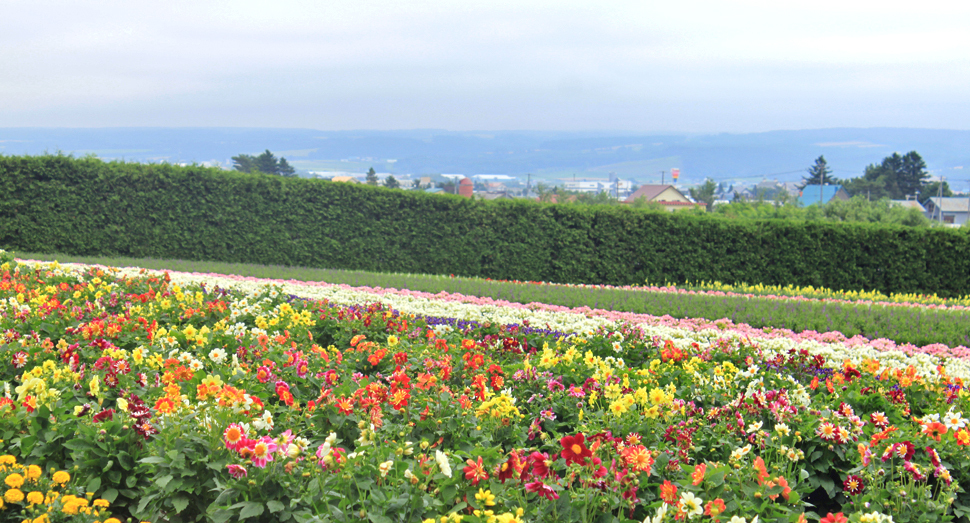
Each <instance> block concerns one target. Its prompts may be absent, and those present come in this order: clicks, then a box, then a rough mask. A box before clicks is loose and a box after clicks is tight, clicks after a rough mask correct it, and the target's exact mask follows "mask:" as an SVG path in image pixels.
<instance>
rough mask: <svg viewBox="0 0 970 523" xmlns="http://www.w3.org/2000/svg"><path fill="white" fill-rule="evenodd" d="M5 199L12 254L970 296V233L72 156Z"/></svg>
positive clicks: (6, 169)
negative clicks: (467, 193) (443, 191)
mask: <svg viewBox="0 0 970 523" xmlns="http://www.w3.org/2000/svg"><path fill="white" fill-rule="evenodd" d="M0 191H2V192H0V194H2V195H3V196H2V197H0V247H3V248H7V249H11V250H24V251H32V252H61V253H67V254H77V255H91V254H100V255H120V256H130V257H136V258H170V259H190V260H213V261H224V262H247V263H260V264H267V265H286V266H306V267H328V268H341V269H356V270H367V271H378V272H391V271H394V272H413V273H424V274H459V275H475V276H481V277H487V278H495V279H518V280H534V281H558V282H572V283H601V284H631V283H638V282H643V281H663V280H664V279H667V280H671V281H688V280H689V281H715V280H716V281H722V282H739V281H744V282H748V283H752V284H755V283H765V284H782V285H785V284H793V285H798V286H808V285H811V286H816V287H818V286H824V287H828V288H836V289H843V290H859V289H863V288H864V289H873V290H878V291H881V292H885V293H890V292H900V293H911V292H917V293H937V294H939V295H940V296H944V297H948V296H959V295H965V294H968V293H970V236H968V234H967V232H966V230H949V229H943V228H912V227H900V226H893V225H883V224H857V223H831V222H824V221H810V220H811V219H812V218H813V216H811V215H809V216H808V218H807V220H806V221H804V222H793V221H779V220H744V221H740V220H724V219H719V218H716V217H713V216H690V215H686V214H685V213H655V212H643V211H642V210H639V209H632V208H626V207H624V206H584V205H547V204H542V203H537V202H531V201H525V200H510V201H494V202H492V201H480V200H475V199H467V198H459V197H455V196H449V195H430V194H426V193H421V192H404V191H390V190H387V189H385V188H381V187H369V186H366V185H364V186H361V185H352V184H339V183H331V182H327V181H322V180H307V179H300V178H284V177H276V176H263V175H256V174H246V173H241V172H233V171H221V170H219V169H212V168H204V167H199V166H189V167H177V166H172V165H164V164H163V165H142V164H134V163H124V162H110V163H105V162H102V161H100V160H97V159H93V158H81V159H75V158H70V157H67V156H37V157H26V156H21V157H15V156H4V157H0ZM816 212H821V211H818V210H816ZM847 215H848V214H847Z"/></svg>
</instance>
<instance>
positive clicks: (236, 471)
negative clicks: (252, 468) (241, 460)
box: [226, 464, 248, 479]
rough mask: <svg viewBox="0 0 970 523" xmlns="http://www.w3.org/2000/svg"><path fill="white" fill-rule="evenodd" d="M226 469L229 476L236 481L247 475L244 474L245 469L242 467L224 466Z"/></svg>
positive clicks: (234, 465)
mask: <svg viewBox="0 0 970 523" xmlns="http://www.w3.org/2000/svg"><path fill="white" fill-rule="evenodd" d="M226 468H227V469H229V475H230V476H232V477H234V478H236V479H239V478H245V477H246V475H247V474H248V472H246V467H244V466H242V465H236V464H232V465H226Z"/></svg>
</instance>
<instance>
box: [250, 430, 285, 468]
mask: <svg viewBox="0 0 970 523" xmlns="http://www.w3.org/2000/svg"><path fill="white" fill-rule="evenodd" d="M277 450H279V446H278V445H277V444H276V442H275V441H273V438H271V437H269V436H263V437H262V438H259V439H258V440H256V444H255V445H253V457H252V460H253V465H255V466H257V467H259V468H265V467H266V463H268V462H270V461H273V453H275V452H276V451H277Z"/></svg>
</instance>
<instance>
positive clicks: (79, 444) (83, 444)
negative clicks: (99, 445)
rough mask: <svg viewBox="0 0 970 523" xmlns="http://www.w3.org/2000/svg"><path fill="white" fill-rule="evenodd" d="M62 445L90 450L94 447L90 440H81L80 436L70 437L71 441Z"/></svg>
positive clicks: (73, 448)
mask: <svg viewBox="0 0 970 523" xmlns="http://www.w3.org/2000/svg"><path fill="white" fill-rule="evenodd" d="M64 446H65V447H67V448H69V449H71V450H91V449H93V448H95V446H94V445H92V444H91V442H90V441H87V440H83V439H81V438H76V439H72V440H71V441H68V442H65V443H64Z"/></svg>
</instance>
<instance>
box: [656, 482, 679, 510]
mask: <svg viewBox="0 0 970 523" xmlns="http://www.w3.org/2000/svg"><path fill="white" fill-rule="evenodd" d="M660 499H662V500H664V503H666V504H668V505H676V504H677V485H674V484H673V483H671V482H670V480H667V479H665V480H664V482H663V485H660Z"/></svg>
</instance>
